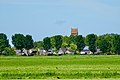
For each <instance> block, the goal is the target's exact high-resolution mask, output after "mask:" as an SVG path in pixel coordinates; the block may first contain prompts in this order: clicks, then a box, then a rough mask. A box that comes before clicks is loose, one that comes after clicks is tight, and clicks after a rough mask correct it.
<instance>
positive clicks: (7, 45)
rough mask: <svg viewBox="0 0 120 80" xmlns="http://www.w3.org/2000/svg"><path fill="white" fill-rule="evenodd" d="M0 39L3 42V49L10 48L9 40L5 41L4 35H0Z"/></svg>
mask: <svg viewBox="0 0 120 80" xmlns="http://www.w3.org/2000/svg"><path fill="white" fill-rule="evenodd" d="M0 39H2V40H3V42H4V45H5V47H10V44H9V40H8V39H7V36H6V34H4V33H0Z"/></svg>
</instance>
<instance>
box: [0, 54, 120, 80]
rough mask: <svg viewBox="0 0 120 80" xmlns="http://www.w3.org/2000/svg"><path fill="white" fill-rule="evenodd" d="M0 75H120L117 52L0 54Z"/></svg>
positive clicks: (80, 76) (105, 76) (38, 77)
mask: <svg viewBox="0 0 120 80" xmlns="http://www.w3.org/2000/svg"><path fill="white" fill-rule="evenodd" d="M0 79H5V80H6V79H96V80H98V79H108V80H109V79H111V80H113V79H120V56H119V55H64V56H32V57H28V56H25V57H24V56H8V57H6V56H0Z"/></svg>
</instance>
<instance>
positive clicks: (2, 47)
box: [0, 39, 6, 55]
mask: <svg viewBox="0 0 120 80" xmlns="http://www.w3.org/2000/svg"><path fill="white" fill-rule="evenodd" d="M5 47H6V46H5V45H4V40H2V39H0V55H2V52H3V51H4V49H5Z"/></svg>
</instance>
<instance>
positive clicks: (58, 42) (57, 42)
mask: <svg viewBox="0 0 120 80" xmlns="http://www.w3.org/2000/svg"><path fill="white" fill-rule="evenodd" d="M61 45H62V36H61V35H56V36H55V47H56V49H57V50H59V48H61Z"/></svg>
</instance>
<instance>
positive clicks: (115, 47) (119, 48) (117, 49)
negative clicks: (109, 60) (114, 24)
mask: <svg viewBox="0 0 120 80" xmlns="http://www.w3.org/2000/svg"><path fill="white" fill-rule="evenodd" d="M111 43H112V48H111V49H112V52H114V53H116V54H120V35H118V34H116V35H113V37H112V41H111Z"/></svg>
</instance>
